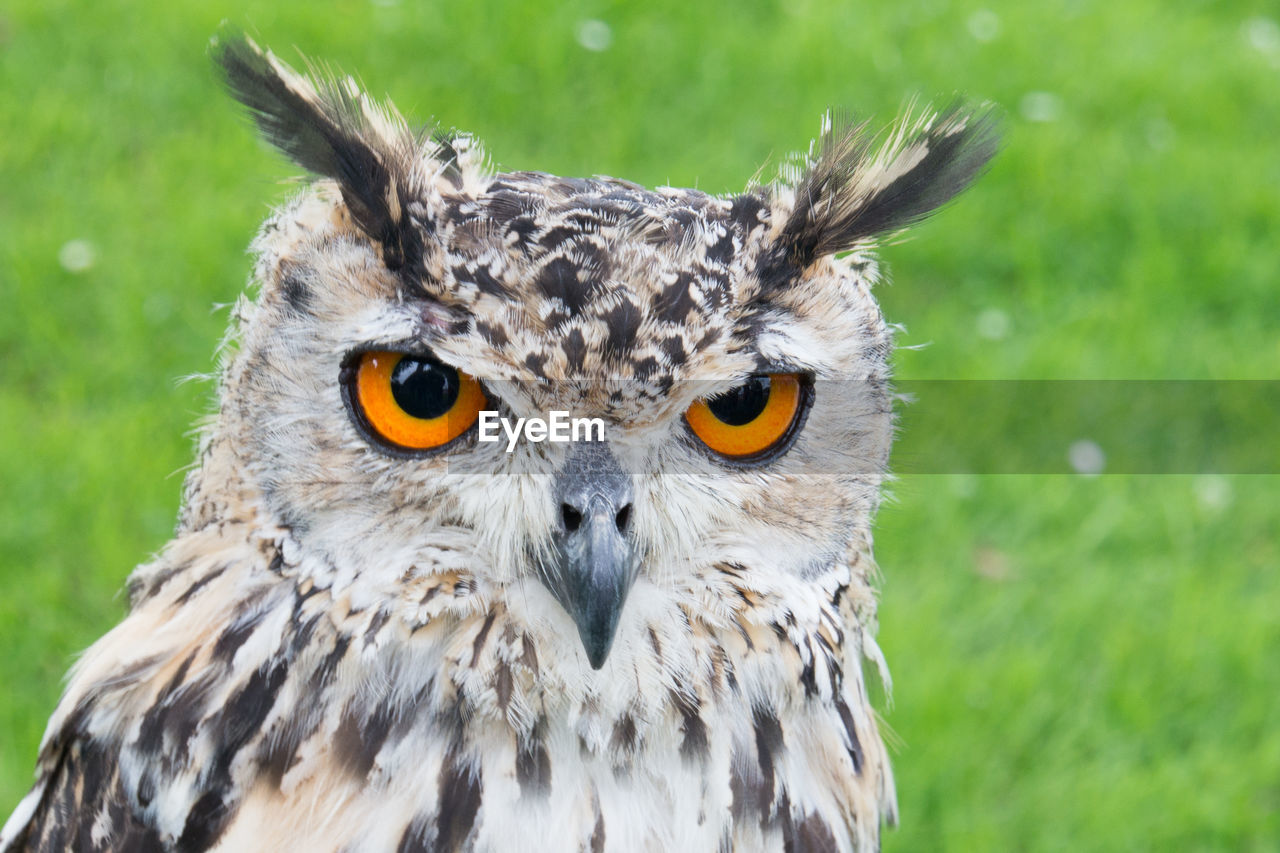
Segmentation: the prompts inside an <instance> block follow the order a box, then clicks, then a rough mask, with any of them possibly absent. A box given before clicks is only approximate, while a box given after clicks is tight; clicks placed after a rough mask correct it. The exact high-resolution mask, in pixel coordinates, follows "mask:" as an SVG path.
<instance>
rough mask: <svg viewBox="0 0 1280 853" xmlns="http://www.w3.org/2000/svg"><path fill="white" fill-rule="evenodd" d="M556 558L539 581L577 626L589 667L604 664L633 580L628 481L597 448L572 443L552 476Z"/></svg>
mask: <svg viewBox="0 0 1280 853" xmlns="http://www.w3.org/2000/svg"><path fill="white" fill-rule="evenodd" d="M553 495H554V497H555V499H556V502H557V516H558V518H557V526H556V531H555V533H554V534H553V537H552V538H553V541H554V543H555V548H556V555H555V565H553V566H552V567H551V571H548V572H544V582H545V583H546V585H547V588H548V589H549V590H550V591H551V594H552V595H554V596H555V597H556V600H557V601H559V602H560V604H561V606H563V607H564V609H565V611H566V612H567V613H568V614H569V616H570V618H572V619H573V622H574V624H575V625H576V626H577V627H578V636H579V637H580V638H581V639H582V645H583V648H584V649H585V650H586V653H587V660H588V661H590V663H591V667H592V669H599V668H600V667H602V666H604V662H605V659H606V658H608V656H609V650H610V649H611V648H612V647H613V638H614V636H615V635H616V634H617V631H618V621H619V618H620V617H621V615H622V606H623V605H624V604H625V603H626V600H627V593H629V592H630V591H631V585H632V583H634V581H635V576H636V560H635V548H634V545H633V543H632V541H631V538H630V536H628V529H629V526H630V521H631V501H632V485H631V478H630V477H628V476H627V475H626V473H625V472H623V470H622V467H621V466H620V465H619V464H618V460H617V459H616V458H615V457H614V456H613V454H612V453H611V452H609V450H608V448H607V447H606V446H605V445H603V444H586V443H582V444H574V445H571V447H570V451H569V459H568V461H567V463H566V464H565V467H564V468H563V469H561V471H560V472H559V473H557V475H556V480H555V486H554V492H553Z"/></svg>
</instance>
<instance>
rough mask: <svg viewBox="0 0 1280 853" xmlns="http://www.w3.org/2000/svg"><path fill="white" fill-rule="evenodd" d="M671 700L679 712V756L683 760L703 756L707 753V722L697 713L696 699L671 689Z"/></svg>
mask: <svg viewBox="0 0 1280 853" xmlns="http://www.w3.org/2000/svg"><path fill="white" fill-rule="evenodd" d="M671 700H672V702H673V703H674V704H675V706H676V710H678V711H679V712H680V733H681V734H682V735H683V736H684V737H683V740H681V742H680V757H681V758H684V759H685V760H689V759H692V758H705V757H706V755H707V724H706V723H705V722H703V720H702V716H701V715H700V714H699V713H698V711H699V707H698V700H697V697H694V696H686V695H685V694H683V693H680V692H679V691H672V693H671Z"/></svg>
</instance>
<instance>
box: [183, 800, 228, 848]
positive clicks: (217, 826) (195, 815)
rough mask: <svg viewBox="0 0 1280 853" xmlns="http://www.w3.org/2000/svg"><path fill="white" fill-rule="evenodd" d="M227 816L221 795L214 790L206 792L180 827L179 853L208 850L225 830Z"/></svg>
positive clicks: (225, 805)
mask: <svg viewBox="0 0 1280 853" xmlns="http://www.w3.org/2000/svg"><path fill="white" fill-rule="evenodd" d="M229 816H230V812H229V811H228V809H227V804H226V802H225V801H224V800H223V799H222V794H221V793H220V792H218V791H216V790H215V791H206V792H205V793H204V794H202V795H201V797H200V799H198V800H196V802H195V805H193V806H192V807H191V810H190V811H188V812H187V821H186V823H185V824H184V825H183V827H182V836H181V837H180V838H178V846H177V849H178V850H179V851H180V852H181V853H188V851H189V853H197V851H202V850H208V849H209V848H210V847H212V846H213V843H214V842H215V841H217V840H218V836H220V835H221V834H222V830H223V829H225V828H226V821H227V818H228V817H229Z"/></svg>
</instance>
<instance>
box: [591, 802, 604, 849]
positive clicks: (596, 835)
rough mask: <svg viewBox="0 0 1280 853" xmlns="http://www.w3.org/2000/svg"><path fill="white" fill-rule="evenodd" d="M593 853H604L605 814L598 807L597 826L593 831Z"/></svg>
mask: <svg viewBox="0 0 1280 853" xmlns="http://www.w3.org/2000/svg"><path fill="white" fill-rule="evenodd" d="M590 843H591V853H604V813H603V812H601V811H600V806H599V804H597V805H596V825H595V827H594V828H593V829H592V830H591V842H590Z"/></svg>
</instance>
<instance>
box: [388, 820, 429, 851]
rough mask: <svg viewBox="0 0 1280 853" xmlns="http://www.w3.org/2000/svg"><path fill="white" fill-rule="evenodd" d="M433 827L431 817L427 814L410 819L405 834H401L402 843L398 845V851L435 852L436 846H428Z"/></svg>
mask: <svg viewBox="0 0 1280 853" xmlns="http://www.w3.org/2000/svg"><path fill="white" fill-rule="evenodd" d="M431 829H432V822H431V819H430V817H428V816H427V815H425V814H420V815H418V816H417V817H415V818H414V819H413V820H411V821H409V825H408V826H406V827H405V828H404V835H401V836H400V843H399V844H397V845H396V853H433V851H434V850H435V848H434V847H430V846H428V845H429V844H430V838H429V834H430V831H431Z"/></svg>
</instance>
